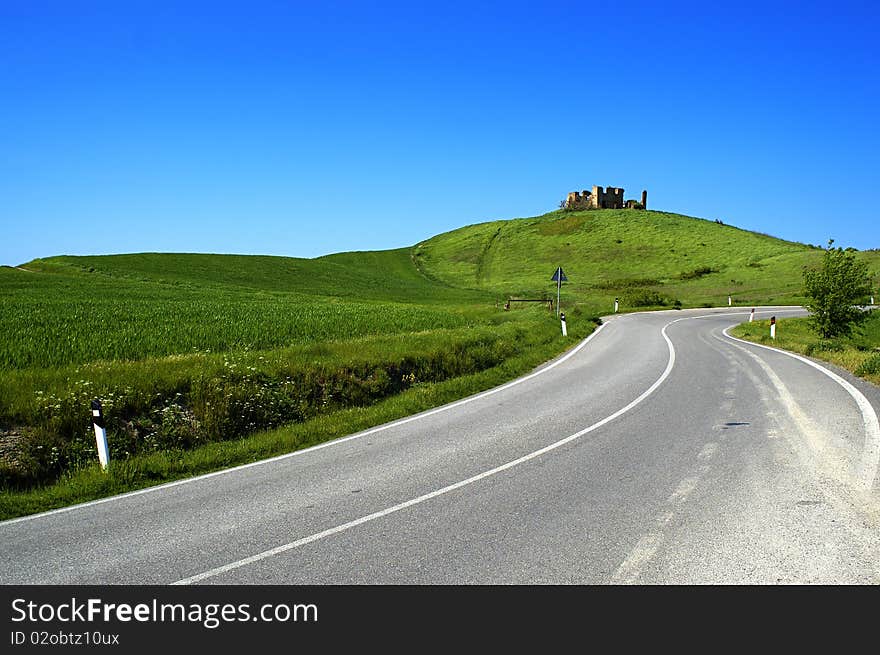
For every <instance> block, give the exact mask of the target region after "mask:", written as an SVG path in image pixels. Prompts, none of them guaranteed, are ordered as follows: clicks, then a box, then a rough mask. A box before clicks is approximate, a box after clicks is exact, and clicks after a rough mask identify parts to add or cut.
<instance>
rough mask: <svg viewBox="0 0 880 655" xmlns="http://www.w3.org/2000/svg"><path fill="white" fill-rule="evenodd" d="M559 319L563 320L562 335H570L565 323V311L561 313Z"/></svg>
mask: <svg viewBox="0 0 880 655" xmlns="http://www.w3.org/2000/svg"><path fill="white" fill-rule="evenodd" d="M559 320H560V321H561V322H562V336H564V337H567V336H568V327H567V326H566V325H565V312H562V313H561V314H559Z"/></svg>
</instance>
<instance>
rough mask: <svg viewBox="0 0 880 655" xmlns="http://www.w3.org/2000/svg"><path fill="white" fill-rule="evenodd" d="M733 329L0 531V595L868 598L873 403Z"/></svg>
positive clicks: (713, 313)
mask: <svg viewBox="0 0 880 655" xmlns="http://www.w3.org/2000/svg"><path fill="white" fill-rule="evenodd" d="M803 313H804V312H803V311H802V310H800V309H798V308H761V309H760V310H759V312H758V314H759V315H760V316H761V317H764V318H765V317H767V316H769V315H770V314H775V315H777V316H791V315H798V314H801V315H802V314H803ZM747 318H748V310H747V309H737V308H724V309H715V310H705V309H704V310H688V311H676V312H657V313H642V314H627V315H620V316H615V317H611V318H609V319H608V320H607V321H606V323H605V324H604V325H603V326H602V327H601V328H600V329H599V330H598V331H597V332H595V333H594V334H593V335H591V337H590V338H589V339H587V340H586V341H584V342H582V343H581V344H579V345H578V346H577V347H576V348H575V349H573V350H571V351H569V352H568V353H566V354H565V355H563V356H562V357H560V358H558V359H557V360H554V361H553V362H551V363H549V364H548V365H546V366H544V367H542V368H541V369H538V370H536V371H535V372H533V373H532V374H530V375H528V376H525V377H524V378H520V379H519V380H516V381H514V382H512V383H510V384H508V385H504V386H502V387H499V388H497V389H493V390H491V391H489V392H484V393H483V394H479V395H477V396H473V397H471V398H468V399H465V400H463V401H459V402H457V403H453V404H451V405H448V406H445V407H443V408H439V409H435V410H431V411H429V412H425V413H423V414H419V415H416V416H414V417H410V418H407V419H404V420H401V421H397V422H395V423H391V424H388V425H385V426H380V427H379V428H374V429H373V430H368V431H366V432H363V433H360V434H357V435H353V436H351V437H347V438H345V439H341V440H337V441H335V442H331V443H329V444H324V445H322V446H318V447H315V448H312V449H310V450H307V451H301V452H299V453H295V454H293V455H287V456H284V457H280V458H276V459H273V460H268V461H265V462H260V463H257V464H252V465H249V466H245V467H240V468H237V469H233V470H231V471H224V472H221V473H217V474H212V475H208V476H203V477H200V478H195V479H192V480H188V481H183V482H178V483H172V484H169V485H164V486H162V487H157V488H153V489H150V490H145V491H141V492H135V493H132V494H128V495H125V496H120V497H116V498H112V499H108V500H105V501H99V502H96V503H89V504H86V505H80V506H77V507H74V508H68V509H65V510H59V511H55V512H50V513H47V514H43V515H37V516H34V517H25V518H23V519H16V520H12V521H6V522H3V523H0V540H2V541H0V543H2V553H3V557H2V560H0V582H2V583H4V584H19V583H25V584H31V583H38V584H122V583H135V584H166V583H181V584H194V583H198V584H212V583H218V584H230V583H231V584H248V583H266V584H337V583H416V584H421V583H428V584H434V583H438V584H460V583H464V584H469V583H490V584H494V583H522V584H540V583H575V584H603V583H611V584H627V583H637V584H643V583H835V584H836V583H877V582H878V581H880V502H878V497H880V496H878V493H877V491H878V484H877V477H878V476H877V468H878V459H880V428H878V425H877V415H876V411H875V408H876V407H880V390H878V389H877V387H873V386H872V385H869V384H867V383H865V382H863V381H861V380H857V379H854V378H852V377H851V376H848V375H846V374H843V373H840V372H838V373H837V374H835V373H832V372H830V371H829V369H828V368H827V367H820V366H817V365H815V364H814V363H811V362H810V361H809V360H806V359H804V358H796V357H792V356H790V355H787V354H784V353H781V352H778V351H774V350H771V349H767V348H762V347H760V346H756V345H753V344H746V343H744V342H738V341H736V340H734V339H732V338H730V337H729V336H727V335H726V334H725V330H726V329H727V328H729V327H731V326H733V325H735V324H737V323H740V322H742V321H744V320H747Z"/></svg>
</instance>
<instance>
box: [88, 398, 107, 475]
mask: <svg viewBox="0 0 880 655" xmlns="http://www.w3.org/2000/svg"><path fill="white" fill-rule="evenodd" d="M92 426H93V427H94V428H95V441H96V442H97V444H98V460H99V461H100V462H101V468H102V469H104V470H106V469H107V464H109V463H110V448H109V447H108V446H107V428H106V427H105V426H104V410H103V409H102V408H101V401H100V400H93V401H92Z"/></svg>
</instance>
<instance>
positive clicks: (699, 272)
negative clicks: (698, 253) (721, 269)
mask: <svg viewBox="0 0 880 655" xmlns="http://www.w3.org/2000/svg"><path fill="white" fill-rule="evenodd" d="M717 272H718V269H717V268H712V267H711V266H700V267H699V268H695V269H694V270H692V271H685V272H684V273H681V274H680V275H679V276H678V278H679V279H680V280H696V279H698V278H701V277H703V276H704V275H710V274H712V273H717Z"/></svg>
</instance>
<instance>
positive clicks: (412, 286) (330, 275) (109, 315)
mask: <svg viewBox="0 0 880 655" xmlns="http://www.w3.org/2000/svg"><path fill="white" fill-rule="evenodd" d="M821 254H822V250H821V249H819V248H817V247H812V246H807V245H803V244H798V243H791V242H786V241H781V240H778V239H774V238H772V237H769V236H766V235H760V234H754V233H751V232H746V231H743V230H739V229H737V228H735V227H730V226H725V225H719V224H717V223H714V222H711V221H705V220H701V219H694V218H690V217H686V216H681V215H676V214H666V213H662V212H653V211H647V212H646V211H624V210H621V211H616V210H603V211H592V212H575V213H569V212H561V211H558V212H551V213H549V214H546V215H544V216H538V217H533V218H523V219H515V220H511V221H495V222H491V223H483V224H479V225H472V226H468V227H464V228H461V229H459V230H454V231H452V232H448V233H446V234H441V235H438V236H436V237H433V238H431V239H428V240H426V241H424V242H422V243H419V244H416V245H415V246H414V247H412V248H403V249H397V250H388V251H378V252H352V253H340V254H337V255H330V256H326V257H320V258H316V259H297V258H286V257H268V256H244V255H203V254H157V253H141V254H128V255H112V256H91V257H72V256H61V257H50V258H44V259H37V260H34V261H32V262H29V263H27V264H24V265H23V266H22V267H21V268H22V269H23V270H19V269H11V268H0V484H2V487H3V489H4V491H3V493H2V494H0V517H8V516H15V515H19V514H21V513H25V512H28V511H36V510H37V509H41V508H47V507H52V506H59V505H63V504H69V503H71V502H77V501H80V500H86V499H89V498H95V497H100V496H102V495H106V494H109V493H116V492H119V491H124V490H126V489H131V488H136V487H140V486H144V485H147V484H155V483H158V482H162V481H164V480H169V479H175V478H178V477H181V476H185V475H191V474H193V473H196V472H204V471H207V470H213V469H216V468H221V467H224V466H230V465H234V464H238V463H242V462H245V461H252V460H253V459H256V458H259V457H266V456H270V455H275V454H279V453H281V452H287V451H289V450H292V449H295V448H299V447H303V446H304V445H309V444H312V443H316V442H318V441H320V440H325V439H330V438H334V437H337V436H341V435H344V434H347V433H350V432H351V431H354V430H356V429H361V428H363V427H367V426H369V425H371V424H374V423H378V422H381V421H385V420H389V419H390V418H396V417H398V416H403V415H406V414H407V413H411V412H414V411H420V410H422V409H427V408H429V407H431V406H434V405H436V404H437V403H440V402H447V401H449V400H452V399H454V398H456V397H461V396H463V395H467V394H469V393H474V392H476V391H479V390H481V389H484V388H487V387H488V386H491V385H494V384H499V383H501V382H503V381H505V380H507V379H510V378H511V377H513V376H516V375H519V374H522V373H524V372H526V371H528V370H529V369H530V368H531V367H534V366H536V365H537V364H539V363H540V362H541V361H545V360H546V359H548V358H550V357H552V356H554V355H556V354H558V353H559V352H561V351H562V350H564V349H566V348H568V347H570V346H571V345H573V344H574V343H576V342H577V340H578V339H580V338H583V337H584V336H586V335H587V334H589V333H590V332H591V331H592V330H593V329H594V327H595V325H596V318H597V316H598V315H601V314H607V313H610V311H611V308H612V303H613V299H614V298H615V297H620V298H621V304H622V306H621V310H622V311H627V310H631V309H641V308H646V307H647V308H651V307H655V308H660V307H679V306H680V307H699V306H717V305H725V304H726V302H727V295H728V294H731V295H732V296H733V297H734V300H735V302H736V304H740V305H748V304H759V303H799V302H801V301H802V300H803V299H802V297H801V295H800V293H801V273H802V270H803V268H804V267H805V266H812V265H815V264H816V263H817V262H818V260H819V258H820V257H821ZM860 256H861V257H865V258H866V259H867V261H868V262H869V264H870V266H871V268H872V271H873V272H874V274H877V273H878V271H880V253H878V252H877V251H871V252H866V253H861V254H860ZM559 265H562V266H563V268H564V269H565V271H566V274H567V275H568V278H569V282H567V283H566V284H565V285H563V293H562V307H563V309H564V310H565V312H566V314H567V316H568V322H569V337H568V338H566V339H564V338H562V337H561V335H560V334H559V326H558V322H557V321H556V319H555V314H554V313H553V312H551V311H549V310H548V308H547V307H546V305H544V306H542V305H517V304H514V305H513V307H512V309H511V310H510V311H505V310H504V308H503V306H504V302H505V301H506V300H507V298H509V297H511V296H513V297H520V298H553V299H555V291H556V287H555V283H554V282H552V281H550V276H551V274H552V273H553V271H554V270H555V268H556V266H559ZM92 398H100V399H101V400H102V402H103V403H104V406H105V410H106V414H107V417H108V434H109V438H110V444H111V453H112V458H113V464H112V465H111V467H110V469H109V471H107V472H101V471H100V470H99V469H98V467H97V464H96V454H95V445H94V436H93V434H92V432H91V429H90V424H89V409H88V403H89V401H90V400H91V399H92Z"/></svg>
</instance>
